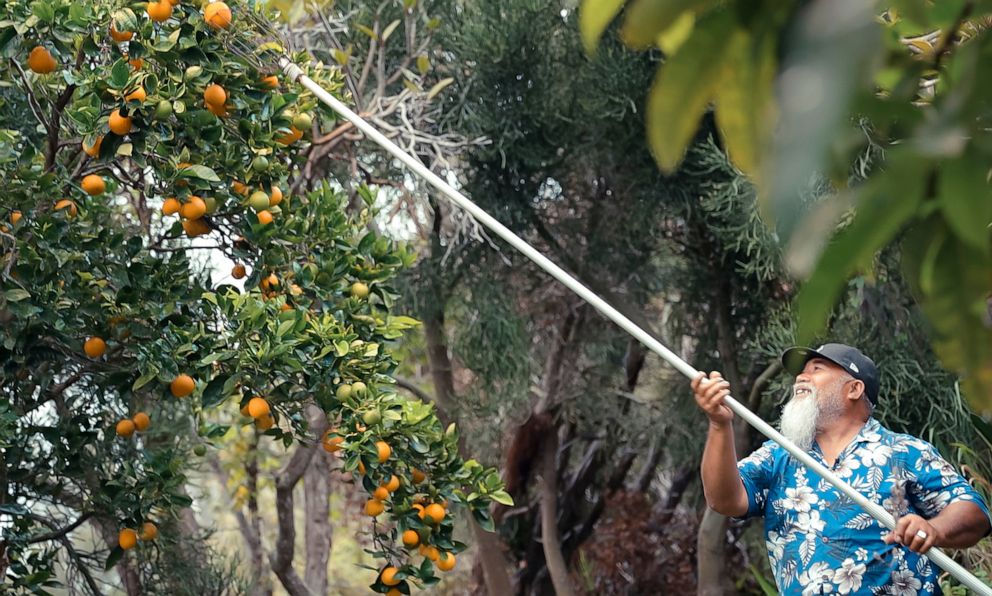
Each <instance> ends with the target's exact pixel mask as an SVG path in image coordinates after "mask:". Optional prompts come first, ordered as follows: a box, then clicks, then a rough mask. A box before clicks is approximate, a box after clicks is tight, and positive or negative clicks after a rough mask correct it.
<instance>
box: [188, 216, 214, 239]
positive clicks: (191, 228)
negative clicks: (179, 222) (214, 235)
mask: <svg viewBox="0 0 992 596" xmlns="http://www.w3.org/2000/svg"><path fill="white" fill-rule="evenodd" d="M183 231H184V232H186V235H187V236H189V237H190V238H196V237H197V236H203V235H204V234H209V233H210V226H208V225H207V223H206V222H205V221H203V219H184V220H183Z"/></svg>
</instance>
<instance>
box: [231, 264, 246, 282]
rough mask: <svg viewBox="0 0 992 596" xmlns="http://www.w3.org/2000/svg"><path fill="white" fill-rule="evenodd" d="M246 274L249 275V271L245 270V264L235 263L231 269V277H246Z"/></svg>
mask: <svg viewBox="0 0 992 596" xmlns="http://www.w3.org/2000/svg"><path fill="white" fill-rule="evenodd" d="M246 275H248V272H247V271H245V266H244V265H242V264H241V263H235V264H234V267H233V268H232V269H231V277H233V278H234V279H244V278H245V276H246Z"/></svg>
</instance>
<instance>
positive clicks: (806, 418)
mask: <svg viewBox="0 0 992 596" xmlns="http://www.w3.org/2000/svg"><path fill="white" fill-rule="evenodd" d="M816 397H817V395H816V389H810V393H809V394H808V395H805V396H803V397H799V398H797V397H796V396H795V393H793V396H792V399H790V400H789V402H788V403H786V404H785V407H784V408H782V420H781V422H779V429H780V430H781V432H782V434H783V435H785V438H787V439H789V440H790V441H792V442H793V443H795V444H796V445H798V446H799V448H800V449H802V450H803V451H809V449H810V447H812V446H813V441H814V440H815V439H816V427H817V422H818V421H817V419H818V418H819V417H820V407H819V405H818V404H817V403H816Z"/></svg>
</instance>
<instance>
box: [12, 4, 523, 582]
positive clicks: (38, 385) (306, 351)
mask: <svg viewBox="0 0 992 596" xmlns="http://www.w3.org/2000/svg"><path fill="white" fill-rule="evenodd" d="M259 18H261V12H259V9H258V8H257V7H256V6H255V5H254V3H253V2H248V3H244V2H231V3H229V4H227V5H225V4H222V3H210V4H204V5H203V6H200V5H198V4H192V3H182V2H170V1H169V0H159V1H156V2H151V3H147V4H146V3H144V2H141V3H122V2H112V1H98V2H72V1H70V0H35V1H32V2H27V1H22V0H11V1H9V2H7V3H6V13H5V20H3V21H0V52H2V53H3V58H4V61H3V63H2V65H0V78H2V80H3V81H5V82H8V83H6V84H5V86H4V87H2V88H0V175H2V177H3V180H4V182H5V185H6V187H5V193H4V198H3V201H2V203H0V217H2V219H3V223H4V225H3V227H2V228H0V246H2V247H3V252H2V258H0V276H2V285H0V322H2V326H3V331H2V335H0V339H2V346H0V365H2V373H0V393H2V395H3V397H4V401H5V402H9V405H7V404H4V406H3V409H2V410H0V445H2V446H3V449H4V451H3V457H4V462H3V466H4V470H3V472H4V476H3V478H2V484H0V489H2V491H0V514H2V516H3V518H4V520H5V521H4V524H5V526H6V527H7V529H6V530H5V534H4V541H3V543H2V547H3V548H4V549H5V552H6V556H7V557H8V559H9V561H10V565H9V567H7V568H6V569H5V570H3V571H4V572H5V578H4V581H5V582H8V583H9V585H12V586H14V587H15V589H40V587H41V586H43V585H51V582H52V581H53V578H54V566H55V563H56V555H58V553H59V549H60V548H67V547H66V543H65V542H61V541H59V540H57V537H56V538H44V534H45V533H46V532H47V531H48V530H49V529H51V527H50V526H51V525H53V520H54V525H55V526H56V528H58V527H66V526H69V524H70V523H71V522H72V521H73V520H76V519H83V518H86V519H90V518H92V519H93V520H94V521H95V522H96V523H98V524H100V525H101V526H102V527H104V528H108V527H109V528H111V529H112V532H113V535H114V536H116V537H117V543H116V544H114V543H109V544H107V550H108V551H109V556H108V557H107V559H106V564H107V566H108V567H110V566H112V565H114V564H116V563H117V562H118V561H119V560H120V559H121V558H122V557H125V556H126V557H129V562H130V563H131V564H133V565H135V566H137V567H138V568H141V569H142V570H143V571H146V572H147V573H153V570H149V569H146V567H147V564H148V563H147V562H148V559H149V558H148V557H146V555H147V554H149V553H151V552H153V551H151V550H148V549H157V548H160V547H159V546H158V545H160V544H162V543H163V541H165V542H166V543H173V542H174V541H175V540H177V539H178V537H175V536H173V537H169V536H166V535H164V534H163V532H162V528H163V527H166V526H164V524H162V523H161V522H162V521H163V520H167V519H169V518H174V517H177V516H178V512H179V510H180V509H182V508H184V507H188V506H189V505H190V499H189V497H187V496H186V494H185V491H184V483H185V481H186V476H185V471H186V470H188V469H189V467H190V466H191V465H195V464H193V463H192V462H191V460H192V461H195V460H194V459H193V458H192V455H193V454H202V453H203V448H204V444H205V443H209V442H210V441H211V439H214V438H216V437H220V436H222V435H223V434H225V433H226V431H227V430H228V426H226V425H224V424H223V423H221V422H222V421H224V420H227V419H229V416H220V415H216V413H217V410H216V409H217V408H218V407H221V406H222V405H224V404H226V403H230V402H234V404H236V405H235V406H232V407H237V408H238V409H240V410H241V411H242V413H243V414H244V415H245V416H246V418H243V419H242V420H241V422H243V423H245V424H252V423H253V424H254V425H255V428H256V431H257V432H259V433H262V434H264V436H266V437H271V439H272V440H276V441H281V442H282V443H283V444H285V445H286V446H289V445H291V444H292V443H293V442H294V441H303V442H309V441H314V440H320V439H321V437H314V436H313V429H308V428H307V425H306V422H305V420H306V418H305V416H304V415H303V409H304V407H305V406H306V405H307V404H311V403H315V404H317V405H318V406H319V407H320V408H321V409H322V410H323V411H324V412H326V414H327V420H328V424H329V426H330V427H331V430H330V431H329V432H328V434H327V436H325V437H324V438H323V439H324V440H323V445H324V448H326V449H328V450H329V451H341V453H342V455H343V462H344V466H345V468H346V469H347V470H354V471H355V473H356V476H359V477H360V478H361V482H362V485H363V487H364V488H365V489H366V490H367V491H368V492H369V494H370V497H371V500H370V503H373V504H374V505H373V506H372V511H370V513H373V512H375V513H376V514H377V516H376V517H377V521H376V522H374V523H373V524H372V530H373V532H374V534H375V539H376V543H377V544H378V545H379V547H380V548H379V549H377V552H376V554H377V555H378V556H381V557H383V558H385V559H386V560H387V563H388V564H387V565H386V566H385V567H384V569H395V572H391V573H390V574H389V577H387V574H386V573H385V571H384V573H383V575H382V576H381V577H380V580H379V581H377V583H376V584H374V585H373V589H375V590H376V591H379V592H386V591H387V590H388V589H389V588H390V587H391V586H395V587H396V589H398V590H400V591H401V592H402V593H408V592H409V590H410V586H411V583H421V584H428V583H432V582H434V581H437V579H436V576H435V574H434V564H433V563H432V561H434V560H436V561H437V566H438V568H439V569H442V570H444V569H447V568H450V566H451V565H453V562H454V553H457V552H459V551H460V550H461V549H462V548H464V545H462V544H459V543H457V542H455V541H453V539H452V528H453V521H452V514H451V513H449V511H451V509H449V507H451V506H453V505H456V504H457V505H464V506H465V507H466V508H467V509H469V510H470V511H471V513H472V514H473V515H474V516H475V518H476V519H477V520H478V521H480V522H481V523H482V524H483V525H484V526H489V527H491V525H492V522H491V519H490V518H489V513H488V509H489V505H490V502H491V500H494V499H495V500H501V501H506V500H507V497H506V496H505V493H503V492H502V487H501V484H500V482H499V479H498V477H497V475H496V473H495V472H494V471H492V470H487V469H483V468H482V467H481V466H480V465H478V464H477V463H475V462H472V461H468V462H466V461H464V460H462V459H461V458H460V457H459V456H458V454H457V432H456V431H455V429H454V428H448V429H444V428H443V427H442V425H441V424H440V422H439V421H438V419H437V417H436V416H435V414H434V412H433V408H432V406H430V405H428V404H424V403H421V402H416V401H410V400H407V399H404V398H401V397H400V396H398V395H397V394H396V393H395V391H393V388H392V380H391V378H390V376H389V375H390V373H391V372H392V371H393V370H394V368H395V366H396V364H397V363H396V361H395V360H394V359H393V357H392V356H391V355H390V351H389V344H390V342H394V341H396V340H398V339H400V338H401V337H402V335H403V332H404V330H406V329H409V328H411V327H413V326H415V325H416V324H417V322H416V321H415V320H413V319H410V318H408V317H403V316H396V315H393V314H391V313H390V306H391V304H392V301H393V299H394V297H395V293H394V291H393V290H392V289H391V288H390V285H389V283H390V279H391V278H392V277H393V276H394V275H395V273H396V272H397V271H398V270H400V269H402V268H404V267H407V266H409V265H410V264H411V263H412V262H413V256H412V255H411V254H410V253H409V252H408V251H407V250H406V248H405V247H404V246H402V245H398V244H396V243H394V242H392V241H390V240H389V239H387V238H384V237H380V236H377V235H376V234H374V233H371V232H368V231H367V230H368V224H369V220H370V218H371V217H372V215H373V214H372V213H370V212H369V210H368V209H366V210H364V211H362V212H361V213H360V214H349V213H347V212H346V211H345V200H344V199H343V198H342V197H341V196H340V195H339V194H338V193H337V192H335V191H334V190H333V189H332V188H331V187H330V185H328V184H324V185H323V186H322V187H321V188H319V189H317V190H316V191H314V192H312V193H310V194H309V195H306V196H293V195H292V194H291V192H290V186H291V182H292V176H293V175H294V174H295V168H296V167H298V166H299V164H300V163H301V160H302V157H301V155H300V148H301V147H302V146H304V145H305V144H306V138H305V137H307V136H308V135H309V134H311V133H312V132H319V131H321V130H323V129H324V127H330V126H333V117H332V116H331V115H330V114H329V113H326V112H316V106H317V103H316V101H315V100H314V98H313V97H312V96H311V95H310V94H309V93H307V92H304V91H303V90H302V89H297V88H296V87H295V86H294V85H288V84H286V83H285V81H282V79H281V76H280V75H279V73H278V72H277V69H276V67H275V65H274V64H272V65H268V64H266V62H265V60H267V59H269V58H268V57H267V56H265V54H264V52H262V53H260V52H259V51H258V46H259V40H260V38H261V37H262V36H263V35H264V31H259V30H258V29H257V27H256V26H254V25H253V23H254V22H256V19H259ZM297 58H299V60H298V62H299V63H300V64H301V66H303V67H304V68H305V70H306V71H307V73H308V74H309V75H310V76H311V77H312V78H314V79H316V80H318V81H320V82H321V84H323V85H324V86H325V88H328V89H330V90H331V91H336V90H338V89H339V87H340V84H339V82H338V78H337V75H336V73H335V71H334V70H331V69H327V68H324V67H323V65H321V64H317V63H313V62H311V61H309V60H307V57H306V56H304V55H301V56H298V57H297ZM363 198H364V199H365V200H366V203H367V204H368V205H371V204H372V201H373V199H374V197H373V196H372V194H371V193H370V192H368V191H367V190H365V189H363ZM201 236H202V237H204V238H202V239H199V240H192V239H194V238H198V237H201ZM194 245H200V246H204V245H205V246H206V247H207V248H209V250H210V251H212V252H211V253H209V254H211V255H214V254H217V253H222V254H224V255H226V256H227V257H228V258H230V259H231V260H233V261H235V262H236V263H237V264H236V266H235V268H234V270H232V272H231V278H233V279H236V280H242V281H241V282H240V283H243V286H244V287H243V289H242V288H240V287H239V284H233V285H232V284H229V283H221V284H220V285H217V284H214V283H212V282H211V280H210V279H209V276H208V273H209V271H207V270H205V269H204V267H203V261H202V259H196V258H193V257H192V256H191V255H192V254H193V253H194ZM200 254H201V255H202V254H203V253H200ZM212 258H214V257H208V259H212ZM208 269H209V268H208ZM227 279H230V278H227ZM227 279H226V280H225V281H227ZM217 421H221V422H217ZM359 469H361V470H362V472H361V473H359ZM380 486H383V487H385V488H386V490H385V492H383V491H381V490H378V491H377V489H379V487H380ZM438 510H440V512H439V511H438ZM421 511H424V512H426V514H425V515H421V514H420V512H421ZM169 527H176V526H175V524H173V525H172V526H169ZM410 530H412V531H414V532H416V533H417V537H418V541H417V543H416V545H417V546H418V547H419V548H421V549H425V552H421V553H419V554H423V555H424V556H425V558H424V560H423V562H419V561H415V560H414V555H415V553H416V551H412V550H408V549H407V548H404V546H403V541H402V540H401V536H402V535H403V534H404V532H407V531H410ZM104 535H105V536H106V535H107V534H106V533H105V534H104ZM407 537H409V534H408V535H407ZM108 542H111V541H109V540H108ZM407 542H409V540H408V541H407ZM410 548H412V546H410ZM132 549H133V550H132ZM428 549H434V550H433V551H431V550H428ZM70 550H71V551H73V552H76V553H77V554H72V553H70V554H71V555H72V556H71V557H70V559H71V560H72V561H73V563H74V564H75V565H76V566H77V567H81V566H83V567H84V566H86V565H88V564H89V563H87V562H86V561H87V560H86V559H85V558H81V557H79V556H78V552H77V550H76V549H70ZM125 551H132V552H131V553H127V554H125ZM105 552H106V551H105ZM132 553H134V554H132ZM435 553H438V556H437V557H434V556H433V555H434V554H435ZM83 575H84V576H85V575H86V574H85V573H83Z"/></svg>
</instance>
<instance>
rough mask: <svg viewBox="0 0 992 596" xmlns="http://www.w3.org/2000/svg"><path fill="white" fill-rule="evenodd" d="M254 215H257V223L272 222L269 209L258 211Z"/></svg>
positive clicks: (265, 223)
mask: <svg viewBox="0 0 992 596" xmlns="http://www.w3.org/2000/svg"><path fill="white" fill-rule="evenodd" d="M256 216H257V217H258V223H260V224H262V225H263V226H267V225H269V224H270V223H272V213H271V212H270V211H269V210H267V209H266V210H263V211H259V212H258V213H257V214H256Z"/></svg>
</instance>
